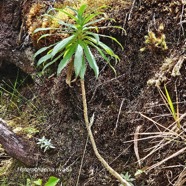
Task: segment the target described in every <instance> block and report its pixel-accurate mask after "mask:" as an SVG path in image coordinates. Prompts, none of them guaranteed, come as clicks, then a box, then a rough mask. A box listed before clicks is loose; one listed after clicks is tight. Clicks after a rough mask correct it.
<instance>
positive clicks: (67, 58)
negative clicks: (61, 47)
mask: <svg viewBox="0 0 186 186" xmlns="http://www.w3.org/2000/svg"><path fill="white" fill-rule="evenodd" d="M75 49H76V45H73V46H72V47H71V48H70V49H69V50H68V51H67V52H66V53H65V54H64V58H63V59H62V60H61V61H60V63H59V65H58V69H57V74H58V75H59V74H60V73H61V71H62V70H63V69H64V68H65V67H66V65H67V64H68V62H69V61H70V59H71V58H72V55H73V54H74V52H75Z"/></svg>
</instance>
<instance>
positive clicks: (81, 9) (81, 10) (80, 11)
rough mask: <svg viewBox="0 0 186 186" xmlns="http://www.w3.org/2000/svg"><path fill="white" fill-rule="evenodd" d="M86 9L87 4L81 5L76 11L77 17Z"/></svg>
mask: <svg viewBox="0 0 186 186" xmlns="http://www.w3.org/2000/svg"><path fill="white" fill-rule="evenodd" d="M86 8H87V4H83V5H82V6H81V7H80V8H79V10H78V15H79V16H82V15H83V13H84V12H85V10H86Z"/></svg>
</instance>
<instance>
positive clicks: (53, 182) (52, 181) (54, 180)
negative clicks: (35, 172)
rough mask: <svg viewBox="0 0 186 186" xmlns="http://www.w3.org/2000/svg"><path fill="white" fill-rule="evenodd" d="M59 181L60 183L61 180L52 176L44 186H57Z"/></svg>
mask: <svg viewBox="0 0 186 186" xmlns="http://www.w3.org/2000/svg"><path fill="white" fill-rule="evenodd" d="M59 181H60V179H59V178H56V177H54V176H51V177H50V178H49V180H48V181H47V183H45V185H44V186H56V185H57V183H58V182H59Z"/></svg>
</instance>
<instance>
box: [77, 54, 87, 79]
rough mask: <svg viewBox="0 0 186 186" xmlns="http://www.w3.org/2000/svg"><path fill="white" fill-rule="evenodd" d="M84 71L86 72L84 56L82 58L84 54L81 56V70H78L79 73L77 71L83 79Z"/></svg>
mask: <svg viewBox="0 0 186 186" xmlns="http://www.w3.org/2000/svg"><path fill="white" fill-rule="evenodd" d="M85 72H86V64H85V58H84V56H83V58H82V66H81V71H80V73H79V76H80V78H81V79H84V76H85Z"/></svg>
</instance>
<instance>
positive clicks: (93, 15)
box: [84, 12, 102, 24]
mask: <svg viewBox="0 0 186 186" xmlns="http://www.w3.org/2000/svg"><path fill="white" fill-rule="evenodd" d="M100 14H102V13H100V12H99V13H95V14H90V15H88V16H87V17H86V18H85V21H84V24H86V23H88V22H89V21H90V20H92V19H93V18H95V17H96V16H98V15H100Z"/></svg>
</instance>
